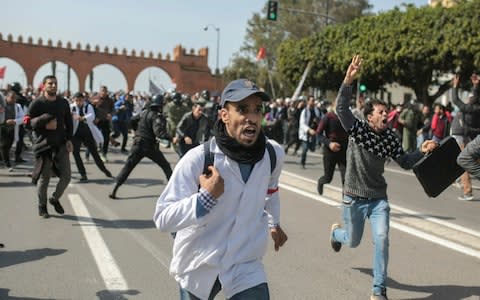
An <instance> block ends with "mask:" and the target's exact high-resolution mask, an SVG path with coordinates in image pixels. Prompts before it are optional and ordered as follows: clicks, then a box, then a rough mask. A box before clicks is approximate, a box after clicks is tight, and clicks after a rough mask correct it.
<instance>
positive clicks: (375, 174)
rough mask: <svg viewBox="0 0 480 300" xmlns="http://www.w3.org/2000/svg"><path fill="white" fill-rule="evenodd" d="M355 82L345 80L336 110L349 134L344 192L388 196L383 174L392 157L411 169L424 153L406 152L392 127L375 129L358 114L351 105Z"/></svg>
mask: <svg viewBox="0 0 480 300" xmlns="http://www.w3.org/2000/svg"><path fill="white" fill-rule="evenodd" d="M351 98H352V86H346V85H344V84H342V86H341V87H340V90H339V92H338V96H337V114H338V117H339V119H340V122H341V123H342V126H343V128H345V130H346V131H347V132H348V134H349V143H348V148H347V170H346V174H345V185H344V187H343V193H344V194H348V195H351V196H357V197H362V198H370V199H371V198H374V199H375V198H387V183H386V181H385V178H384V177H383V172H384V168H385V162H386V161H387V159H388V158H393V159H394V160H395V161H396V162H397V163H398V164H399V165H400V166H401V167H402V168H404V169H410V168H411V167H412V166H413V165H414V164H415V163H416V162H417V161H418V160H419V159H420V158H421V157H422V156H423V155H422V153H421V152H420V151H419V150H416V151H414V152H412V153H408V154H406V153H405V152H404V151H403V149H402V144H401V143H400V141H399V139H398V138H397V136H396V135H395V134H394V133H393V131H391V130H390V129H389V128H387V129H385V130H384V131H383V132H381V133H377V132H375V131H374V130H373V129H372V128H371V127H370V126H369V125H368V122H367V121H366V120H359V119H357V118H355V116H354V115H353V114H352V112H351V111H350V108H349V103H350V99H351Z"/></svg>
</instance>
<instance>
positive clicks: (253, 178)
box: [154, 79, 287, 300]
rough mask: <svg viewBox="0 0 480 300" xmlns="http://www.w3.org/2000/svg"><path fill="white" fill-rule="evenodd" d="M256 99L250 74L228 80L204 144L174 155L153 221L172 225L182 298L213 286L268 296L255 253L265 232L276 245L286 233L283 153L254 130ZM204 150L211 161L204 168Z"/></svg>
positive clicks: (210, 292)
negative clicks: (280, 189) (281, 182)
mask: <svg viewBox="0 0 480 300" xmlns="http://www.w3.org/2000/svg"><path fill="white" fill-rule="evenodd" d="M263 101H269V97H268V95H267V94H265V93H264V92H262V91H260V90H259V89H258V88H257V87H256V85H255V84H253V83H252V82H251V81H249V80H246V79H238V80H234V81H232V82H230V83H229V84H228V85H227V87H226V88H225V89H224V91H223V93H222V97H221V102H220V106H221V110H220V118H219V120H218V121H217V122H216V123H215V128H214V137H213V139H212V140H211V142H209V144H207V146H208V147H209V148H206V147H205V145H199V146H197V147H195V148H193V149H191V150H190V151H188V152H187V153H186V154H185V156H183V157H182V158H181V159H180V161H179V162H178V164H177V165H176V167H175V169H174V171H173V174H172V177H171V178H170V181H169V182H168V185H167V186H166V188H165V190H164V191H163V193H162V194H161V195H160V197H159V199H158V201H157V206H156V210H155V214H154V221H155V225H156V226H157V228H159V229H160V230H161V231H165V232H176V237H175V241H174V246H173V259H172V262H171V265H170V272H171V273H172V274H173V275H174V277H175V279H176V281H177V282H178V283H179V285H180V294H181V295H180V296H181V299H213V298H215V295H216V294H217V293H218V292H219V291H220V290H223V291H224V294H225V297H226V298H227V299H258V300H266V299H269V291H268V286H267V277H266V274H265V270H264V266H263V264H262V257H263V256H264V254H265V251H266V248H267V237H268V234H269V233H270V235H271V236H272V238H273V241H274V247H275V250H278V249H279V247H280V246H282V245H283V244H284V243H285V242H286V240H287V236H286V234H285V233H284V232H283V230H282V228H281V227H280V202H279V195H278V180H279V176H280V172H281V169H282V166H283V162H284V156H285V153H284V151H283V149H282V147H281V146H280V145H279V144H278V143H276V142H275V141H273V140H267V139H266V138H265V135H264V134H263V132H262V131H261V121H262V111H263V107H262V102H263ZM267 143H270V144H271V145H272V147H273V151H274V153H275V156H276V162H277V163H276V165H275V166H274V168H273V170H272V166H271V156H270V155H269V151H265V150H266V148H267ZM206 149H209V152H210V154H213V165H210V166H208V170H207V171H206V172H204V166H205V159H206V157H205V156H206V152H207V151H206Z"/></svg>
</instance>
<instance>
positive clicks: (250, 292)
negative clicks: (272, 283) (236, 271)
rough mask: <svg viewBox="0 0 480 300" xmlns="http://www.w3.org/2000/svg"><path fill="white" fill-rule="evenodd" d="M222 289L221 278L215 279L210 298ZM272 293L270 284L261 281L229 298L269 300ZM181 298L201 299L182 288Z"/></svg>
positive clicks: (232, 299) (187, 299) (184, 299)
mask: <svg viewBox="0 0 480 300" xmlns="http://www.w3.org/2000/svg"><path fill="white" fill-rule="evenodd" d="M221 289H222V285H221V284H220V280H218V278H217V280H216V281H215V284H214V285H213V288H212V291H211V292H210V296H208V300H213V299H214V298H215V296H216V295H217V294H218V293H219V292H220V290H221ZM269 299H270V293H269V292H268V285H267V284H266V283H261V284H259V285H256V286H254V287H251V288H249V289H246V290H244V291H242V292H240V293H238V294H235V295H233V296H232V298H229V299H228V300H269ZM180 300H200V298H198V297H195V296H194V295H193V294H192V293H189V292H188V291H187V290H185V289H182V288H180Z"/></svg>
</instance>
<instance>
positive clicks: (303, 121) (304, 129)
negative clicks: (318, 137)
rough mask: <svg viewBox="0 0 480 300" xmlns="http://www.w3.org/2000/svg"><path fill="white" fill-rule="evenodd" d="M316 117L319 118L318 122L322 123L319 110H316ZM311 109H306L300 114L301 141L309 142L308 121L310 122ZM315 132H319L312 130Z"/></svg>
mask: <svg viewBox="0 0 480 300" xmlns="http://www.w3.org/2000/svg"><path fill="white" fill-rule="evenodd" d="M314 111H315V115H316V116H317V119H318V121H320V118H321V116H322V114H321V113H320V111H319V110H318V108H316V107H315V108H314ZM310 114H311V113H310V108H308V107H305V108H304V109H303V110H302V112H301V113H300V120H299V123H298V124H299V128H298V138H299V139H300V140H301V141H305V142H306V141H308V129H309V128H310V127H308V121H310ZM312 129H313V130H317V128H312Z"/></svg>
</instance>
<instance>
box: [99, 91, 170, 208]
mask: <svg viewBox="0 0 480 300" xmlns="http://www.w3.org/2000/svg"><path fill="white" fill-rule="evenodd" d="M163 102H164V98H163V95H156V96H155V97H154V98H153V100H152V102H151V103H150V105H149V108H148V109H146V110H144V111H143V112H142V113H140V114H139V115H137V118H139V120H138V128H137V130H136V131H135V137H134V138H133V145H132V148H131V150H130V155H129V156H128V159H127V162H126V164H125V165H124V166H123V168H122V170H121V171H120V173H119V174H118V176H117V178H116V180H115V181H116V182H115V186H114V187H113V190H112V192H111V193H110V194H109V195H108V196H109V197H110V198H112V199H116V198H117V190H118V188H119V187H120V186H121V185H122V184H123V183H124V182H125V181H126V180H127V178H128V175H130V173H131V172H132V170H133V169H134V168H135V166H136V165H137V164H138V163H139V162H140V160H142V158H144V157H145V156H146V157H148V158H150V159H151V160H152V161H154V162H156V163H157V164H158V165H159V166H160V167H161V168H162V170H163V172H164V173H165V176H167V179H170V176H171V175H172V168H171V167H170V163H169V162H168V161H167V159H166V158H165V156H164V155H163V153H162V152H161V151H160V148H159V145H158V143H159V141H160V139H168V138H169V137H168V133H167V123H166V122H167V121H166V119H165V117H164V116H163V113H162V110H163ZM133 121H134V122H135V120H133Z"/></svg>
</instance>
